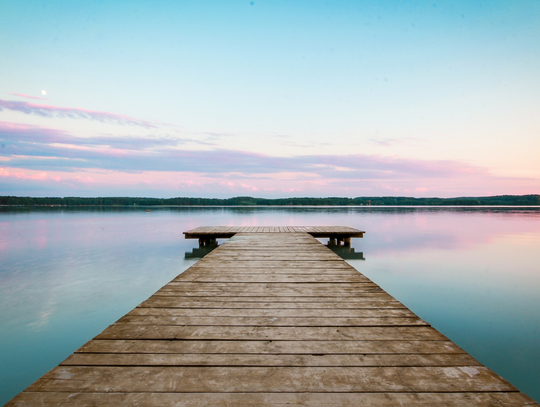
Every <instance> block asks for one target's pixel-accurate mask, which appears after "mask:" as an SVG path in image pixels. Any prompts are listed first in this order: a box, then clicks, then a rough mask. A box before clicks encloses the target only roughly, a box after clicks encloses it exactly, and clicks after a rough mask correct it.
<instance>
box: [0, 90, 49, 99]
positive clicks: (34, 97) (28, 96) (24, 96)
mask: <svg viewBox="0 0 540 407" xmlns="http://www.w3.org/2000/svg"><path fill="white" fill-rule="evenodd" d="M8 95H13V96H19V97H22V98H28V99H39V100H50V99H49V98H42V97H39V96H30V95H26V94H24V93H11V92H8Z"/></svg>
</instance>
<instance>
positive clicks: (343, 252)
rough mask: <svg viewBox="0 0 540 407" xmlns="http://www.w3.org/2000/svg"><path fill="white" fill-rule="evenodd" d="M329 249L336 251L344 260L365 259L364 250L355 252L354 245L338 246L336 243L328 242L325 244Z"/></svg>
mask: <svg viewBox="0 0 540 407" xmlns="http://www.w3.org/2000/svg"><path fill="white" fill-rule="evenodd" d="M326 247H328V248H329V249H330V250H332V251H333V252H334V253H336V254H337V255H338V256H339V257H341V258H342V259H345V260H365V258H364V252H356V251H355V250H354V247H350V246H338V245H336V244H330V242H328V244H327V245H326Z"/></svg>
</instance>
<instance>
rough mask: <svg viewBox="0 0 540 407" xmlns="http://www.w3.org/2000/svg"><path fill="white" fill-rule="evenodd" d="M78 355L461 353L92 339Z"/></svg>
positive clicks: (440, 345) (450, 348) (443, 348)
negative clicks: (87, 353)
mask: <svg viewBox="0 0 540 407" xmlns="http://www.w3.org/2000/svg"><path fill="white" fill-rule="evenodd" d="M77 352H89V353H141V354H144V353H167V354H175V353H190V354H191V353H210V354H227V353H238V354H240V353H241V354H274V355H282V354H307V355H312V354H325V355H335V354H343V355H356V354H361V355H366V354H419V355H425V354H457V353H465V352H464V351H463V350H462V349H461V348H459V347H458V346H457V345H456V344H454V343H453V342H451V341H448V340H446V341H439V340H437V341H429V340H428V341H417V340H412V341H405V340H394V341H391V340H386V341H354V340H353V341H326V340H317V341H280V340H278V341H275V340H274V341H253V340H248V341H240V340H233V341H227V340H218V341H212V340H205V341H200V340H180V341H171V340H122V339H120V340H95V339H94V340H91V341H89V342H87V343H86V344H84V345H83V346H82V347H80V348H79V349H78V350H77Z"/></svg>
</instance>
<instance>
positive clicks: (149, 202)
mask: <svg viewBox="0 0 540 407" xmlns="http://www.w3.org/2000/svg"><path fill="white" fill-rule="evenodd" d="M0 205H1V206H130V205H132V206H133V205H143V206H246V205H248V206H257V205H259V206H286V205H289V206H291V205H293V206H294V205H297V206H298V205H302V206H355V205H398V206H407V205H452V206H456V205H457V206H470V205H540V195H498V196H481V197H459V198H412V197H404V196H366V197H358V198H340V197H328V198H309V197H306V198H278V199H268V198H253V197H250V196H237V197H234V198H225V199H219V198H130V197H101V198H78V197H65V198H59V197H47V198H32V197H24V196H0Z"/></svg>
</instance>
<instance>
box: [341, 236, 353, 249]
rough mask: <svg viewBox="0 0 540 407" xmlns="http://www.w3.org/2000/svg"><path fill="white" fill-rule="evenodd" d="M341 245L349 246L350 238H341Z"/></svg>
mask: <svg viewBox="0 0 540 407" xmlns="http://www.w3.org/2000/svg"><path fill="white" fill-rule="evenodd" d="M343 245H344V246H345V247H351V238H350V237H345V238H343Z"/></svg>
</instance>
